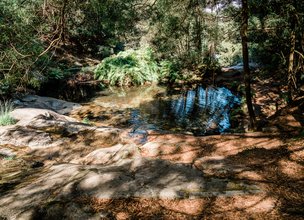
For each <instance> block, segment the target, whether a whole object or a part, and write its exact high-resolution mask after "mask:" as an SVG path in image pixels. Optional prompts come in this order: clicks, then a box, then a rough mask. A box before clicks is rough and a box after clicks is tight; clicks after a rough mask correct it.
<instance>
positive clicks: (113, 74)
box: [95, 48, 176, 86]
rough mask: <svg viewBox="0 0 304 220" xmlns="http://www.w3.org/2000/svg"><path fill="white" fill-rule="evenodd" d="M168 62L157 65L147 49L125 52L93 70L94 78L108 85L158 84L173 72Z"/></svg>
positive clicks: (104, 61) (110, 58) (108, 59)
mask: <svg viewBox="0 0 304 220" xmlns="http://www.w3.org/2000/svg"><path fill="white" fill-rule="evenodd" d="M172 70H173V67H172V65H171V64H170V63H169V61H162V62H161V63H158V62H157V61H156V59H155V57H154V56H153V51H152V50H151V49H149V48H144V49H139V50H126V51H123V52H120V53H118V54H117V55H113V56H111V57H108V58H105V59H104V60H103V61H102V62H101V63H100V64H99V65H98V66H97V68H96V69H95V77H96V78H97V79H99V80H101V81H104V82H107V83H108V84H109V85H118V86H127V85H142V84H144V83H145V82H151V83H153V82H158V81H159V80H160V79H161V78H164V77H167V76H169V75H170V74H176V72H173V71H172Z"/></svg>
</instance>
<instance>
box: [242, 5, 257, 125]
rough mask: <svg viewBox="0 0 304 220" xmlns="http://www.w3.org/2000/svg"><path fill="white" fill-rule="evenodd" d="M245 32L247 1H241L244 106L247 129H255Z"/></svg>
mask: <svg viewBox="0 0 304 220" xmlns="http://www.w3.org/2000/svg"><path fill="white" fill-rule="evenodd" d="M247 30H248V1H247V0H242V26H241V38H242V52H243V65H244V83H245V92H246V104H247V108H248V113H249V129H255V114H254V111H253V106H252V100H251V85H250V81H251V77H250V69H249V55H248V36H247V35H248V34H247Z"/></svg>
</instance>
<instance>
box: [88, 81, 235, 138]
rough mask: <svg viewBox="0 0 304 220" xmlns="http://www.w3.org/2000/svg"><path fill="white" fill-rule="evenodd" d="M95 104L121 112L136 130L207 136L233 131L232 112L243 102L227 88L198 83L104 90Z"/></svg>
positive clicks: (129, 124)
mask: <svg viewBox="0 0 304 220" xmlns="http://www.w3.org/2000/svg"><path fill="white" fill-rule="evenodd" d="M92 103H94V104H95V105H100V106H103V107H106V108H109V109H111V110H113V112H119V114H120V117H124V118H125V119H126V121H127V123H126V124H127V126H128V127H131V128H133V130H134V131H139V130H161V131H173V132H181V133H186V132H188V133H190V132H191V133H193V134H195V135H206V134H214V133H222V132H225V131H228V130H229V128H230V126H231V124H230V112H231V110H232V109H233V108H234V106H235V105H238V104H240V99H239V98H238V97H236V96H235V95H233V94H232V92H231V91H230V90H228V89H227V88H224V87H211V86H209V87H202V86H197V87H196V88H193V89H187V90H182V89H178V90H176V89H174V90H173V89H168V88H165V87H159V86H150V87H146V86H145V87H137V88H129V89H114V90H110V89H109V90H107V91H103V92H101V93H100V94H99V95H98V96H97V97H95V98H94V99H93V100H92ZM114 110H115V111H114ZM113 114H115V113H113ZM113 116H114V115H113ZM100 118H102V117H100ZM100 120H102V119H100Z"/></svg>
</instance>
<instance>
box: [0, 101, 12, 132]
mask: <svg viewBox="0 0 304 220" xmlns="http://www.w3.org/2000/svg"><path fill="white" fill-rule="evenodd" d="M13 109H14V107H13V103H12V102H11V101H3V102H0V126H5V125H12V124H15V123H16V120H15V119H14V118H12V117H11V116H10V113H11V112H12V111H13Z"/></svg>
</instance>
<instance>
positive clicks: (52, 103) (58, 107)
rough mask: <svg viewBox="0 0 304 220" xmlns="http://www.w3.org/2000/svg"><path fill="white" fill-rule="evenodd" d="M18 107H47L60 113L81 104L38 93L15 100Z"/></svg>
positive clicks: (78, 106)
mask: <svg viewBox="0 0 304 220" xmlns="http://www.w3.org/2000/svg"><path fill="white" fill-rule="evenodd" d="M14 104H15V106H17V107H18V108H38V109H47V110H52V111H54V112H57V113H59V114H63V115H64V114H68V113H70V112H71V111H72V110H75V109H77V108H80V107H81V105H80V104H77V103H72V102H66V101H63V100H60V99H55V98H51V97H41V96H37V95H27V96H24V97H22V98H19V99H16V100H15V101H14Z"/></svg>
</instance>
